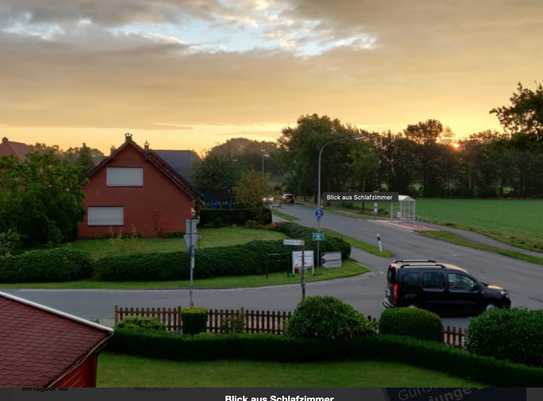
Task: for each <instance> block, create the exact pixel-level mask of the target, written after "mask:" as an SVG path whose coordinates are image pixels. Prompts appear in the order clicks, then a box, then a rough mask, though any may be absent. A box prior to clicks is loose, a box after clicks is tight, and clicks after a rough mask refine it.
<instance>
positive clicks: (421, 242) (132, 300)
mask: <svg viewBox="0 0 543 401" xmlns="http://www.w3.org/2000/svg"><path fill="white" fill-rule="evenodd" d="M282 211H283V212H286V213H289V214H291V215H293V216H296V217H297V218H298V219H299V220H298V221H297V223H299V224H302V225H306V226H313V225H314V224H315V218H314V215H313V210H312V209H310V208H307V207H303V206H299V205H295V206H288V207H283V208H282ZM322 226H323V227H326V228H330V229H332V230H335V231H338V232H340V233H342V234H345V235H348V236H351V237H354V238H358V239H360V240H362V241H366V242H370V243H372V242H375V241H376V239H375V238H376V234H377V233H380V234H381V237H382V238H383V242H384V246H385V248H387V249H389V250H391V251H392V252H394V254H395V255H396V257H424V258H435V259H438V260H440V261H443V262H450V263H455V264H458V265H460V266H463V267H465V268H466V269H468V270H469V271H470V272H471V273H473V274H474V275H475V276H476V277H478V278H480V279H482V280H484V281H488V282H490V283H494V284H498V285H502V286H504V287H505V288H508V289H509V290H510V291H511V297H512V301H513V305H514V306H524V307H528V308H532V309H541V308H543V295H541V289H540V287H541V284H542V283H543V267H542V266H536V265H532V264H530V263H526V262H521V261H518V260H515V259H511V258H507V257H505V256H500V255H496V254H492V253H487V252H483V251H479V250H475V249H470V248H464V247H460V246H456V245H453V244H449V243H446V242H442V241H438V240H433V239H430V238H425V237H422V236H420V235H418V234H416V233H414V232H410V231H406V230H403V229H399V228H396V227H394V226H387V225H383V224H379V223H376V222H373V221H370V220H362V219H358V218H353V217H347V216H343V215H338V214H334V213H330V212H326V214H325V216H324V218H323V220H322ZM352 257H353V259H355V260H357V261H359V262H361V263H363V264H364V265H366V266H368V267H369V268H370V269H371V272H370V273H366V274H364V275H362V276H359V277H354V278H348V279H338V280H333V281H325V282H316V283H311V284H308V285H307V294H308V295H331V296H335V297H338V298H340V299H342V300H344V301H346V302H348V303H350V304H352V305H353V306H354V307H356V308H357V309H358V310H360V311H361V312H363V313H364V314H368V315H372V316H375V317H378V316H379V315H380V313H381V311H382V305H381V302H382V300H383V295H384V272H385V271H386V268H387V265H388V262H389V259H386V258H380V257H377V256H374V255H371V254H368V253H366V252H363V251H360V250H358V249H353V252H352ZM197 266H198V262H196V268H197ZM9 292H11V293H13V294H16V295H18V296H21V297H24V298H28V299H30V300H33V301H36V302H41V303H43V304H45V305H48V306H51V307H55V308H58V309H61V310H64V311H66V312H69V313H73V314H76V315H78V316H83V317H86V318H90V319H111V318H112V317H113V306H114V305H116V304H117V305H123V306H134V307H136V306H150V307H157V306H178V305H180V306H183V305H188V304H189V298H188V291H187V290H154V291H145V290H10V291H9ZM299 300H300V289H299V286H296V285H288V286H277V287H263V288H247V289H229V290H197V291H196V293H195V302H196V303H197V305H199V306H205V307H209V308H238V307H244V308H247V309H251V308H253V309H273V310H292V309H293V308H294V307H295V306H296V304H297V303H298V302H299ZM445 324H452V325H455V326H458V327H466V325H467V319H458V318H457V319H445Z"/></svg>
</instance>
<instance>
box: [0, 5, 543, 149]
mask: <svg viewBox="0 0 543 401" xmlns="http://www.w3.org/2000/svg"><path fill="white" fill-rule="evenodd" d="M0 54H1V62H0V136H8V137H10V138H11V139H13V140H21V141H26V142H30V143H33V142H36V141H39V142H46V143H49V144H59V145H61V146H62V147H68V146H77V145H78V144H80V143H82V142H83V141H85V142H87V144H89V145H91V146H95V147H99V148H101V149H102V150H107V149H109V147H110V146H111V145H116V144H118V143H119V142H120V141H122V139H123V138H122V136H123V133H124V132H125V131H131V132H133V133H134V137H135V138H136V140H137V141H139V142H144V141H145V140H149V141H150V142H151V145H152V146H153V147H155V148H193V149H196V150H199V151H202V150H204V149H206V148H209V147H211V146H213V145H214V144H217V143H219V142H223V141H224V140H226V139H228V138H229V137H233V136H247V137H250V138H253V139H273V138H276V137H277V136H278V134H279V132H280V130H281V128H282V127H285V126H288V125H292V124H293V123H294V122H295V121H296V119H297V117H298V116H300V115H301V114H307V113H320V114H328V115H330V116H333V117H338V118H340V119H341V120H343V121H345V122H349V123H351V124H354V125H357V126H359V127H363V128H368V129H373V130H384V129H392V130H399V129H401V128H403V127H404V126H405V125H406V124H408V123H413V122H417V121H419V120H422V119H427V118H437V119H440V120H441V121H442V122H443V123H444V124H445V125H447V126H449V127H451V128H452V130H453V131H454V132H455V133H456V134H457V135H459V136H463V135H467V134H470V133H472V132H474V131H477V130H482V129H487V128H497V123H496V121H495V117H494V116H492V115H489V114H488V111H489V110H490V109H491V108H492V107H494V106H497V105H501V104H504V103H506V102H507V100H508V98H509V96H510V95H511V93H512V92H513V90H514V88H515V86H516V83H517V82H519V81H522V82H523V83H525V84H527V85H528V86H530V85H533V84H534V82H535V81H541V80H543V73H542V71H543V1H542V0H478V1H473V0H455V1H449V0H371V1H370V0H290V1H287V0H94V1H93V0H0Z"/></svg>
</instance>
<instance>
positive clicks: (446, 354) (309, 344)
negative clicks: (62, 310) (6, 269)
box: [108, 329, 543, 387]
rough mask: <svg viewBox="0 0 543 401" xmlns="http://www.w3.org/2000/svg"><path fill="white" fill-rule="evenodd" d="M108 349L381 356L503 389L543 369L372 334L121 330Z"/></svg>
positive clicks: (173, 354)
mask: <svg viewBox="0 0 543 401" xmlns="http://www.w3.org/2000/svg"><path fill="white" fill-rule="evenodd" d="M108 350H110V351H114V352H122V353H127V354H135V355H141V356H145V357H149V358H164V359H171V360H177V361H186V360H220V359H249V360H258V361H279V362H290V361H303V362H308V361H317V360H345V359H351V360H380V361H391V362H400V363H407V364H410V365H413V366H419V367H422V368H426V369H432V370H436V371H441V372H445V373H447V374H451V375H454V376H457V377H464V378H466V379H469V380H473V381H476V382H480V383H483V384H487V385H494V386H501V387H540V386H541V385H542V384H543V369H540V368H534V367H530V366H526V365H520V364H515V363H511V362H506V361H500V360H497V359H494V358H490V357H483V356H479V355H475V354H471V353H469V352H467V351H464V350H461V349H458V348H454V347H449V346H447V345H444V344H439V343H436V342H433V341H421V340H416V339H413V338H407V337H397V336H381V335H379V336H368V337H364V338H362V339H356V340H352V341H334V342H328V341H319V340H307V339H300V338H291V337H287V336H277V335H260V334H258V335H255V334H252V335H251V334H237V335H213V334H200V335H196V336H180V335H176V334H173V333H161V332H152V331H145V330H140V331H137V330H127V329H118V330H116V331H115V334H114V336H113V338H112V341H111V342H110V344H109V346H108Z"/></svg>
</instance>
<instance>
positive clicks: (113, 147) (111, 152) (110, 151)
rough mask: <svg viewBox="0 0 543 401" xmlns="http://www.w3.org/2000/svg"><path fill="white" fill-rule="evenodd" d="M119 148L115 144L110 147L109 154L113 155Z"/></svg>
mask: <svg viewBox="0 0 543 401" xmlns="http://www.w3.org/2000/svg"><path fill="white" fill-rule="evenodd" d="M116 150H117V149H116V148H115V146H112V147H111V148H109V155H110V156H111V155H112V154H113V153H115V151H116Z"/></svg>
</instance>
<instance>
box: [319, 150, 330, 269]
mask: <svg viewBox="0 0 543 401" xmlns="http://www.w3.org/2000/svg"><path fill="white" fill-rule="evenodd" d="M326 145H328V144H324V145H323V146H322V147H321V149H320V150H319V163H318V164H319V166H318V176H319V177H318V180H317V209H319V210H320V208H321V162H322V152H323V150H324V148H325V147H326ZM317 231H318V232H319V233H320V232H321V219H320V218H318V219H317ZM320 244H321V242H320V241H317V267H319V266H320V265H321V253H320Z"/></svg>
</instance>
